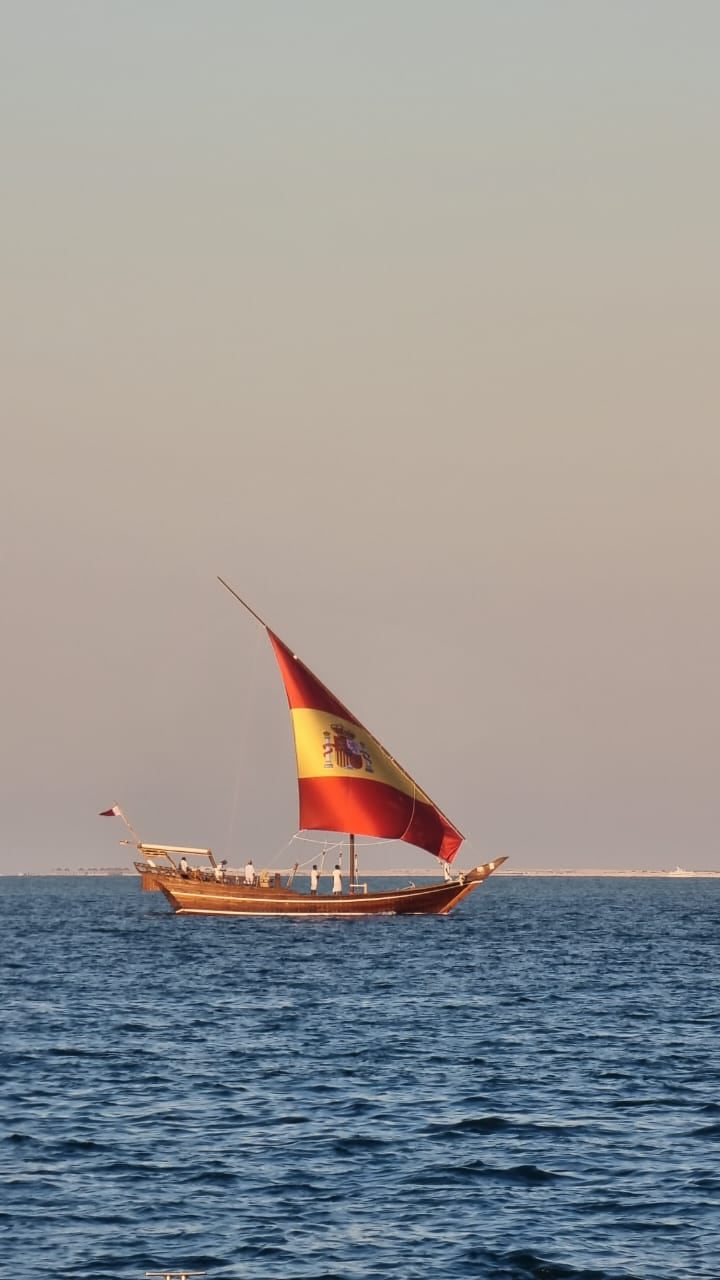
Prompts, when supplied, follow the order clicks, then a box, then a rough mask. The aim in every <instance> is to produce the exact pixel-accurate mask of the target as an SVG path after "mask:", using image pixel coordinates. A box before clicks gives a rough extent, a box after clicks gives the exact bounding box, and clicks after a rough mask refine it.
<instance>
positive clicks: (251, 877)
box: [245, 858, 255, 884]
mask: <svg viewBox="0 0 720 1280" xmlns="http://www.w3.org/2000/svg"><path fill="white" fill-rule="evenodd" d="M245 883H246V884H254V883H255V868H254V866H253V864H252V858H251V859H250V861H249V862H248V863H246V865H245Z"/></svg>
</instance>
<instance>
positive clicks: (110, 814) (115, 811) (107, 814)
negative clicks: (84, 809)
mask: <svg viewBox="0 0 720 1280" xmlns="http://www.w3.org/2000/svg"><path fill="white" fill-rule="evenodd" d="M98 817H99V818H121V817H122V814H121V812H120V809H119V807H118V805H116V804H114V805H113V807H112V809H103V811H102V813H99V814H98Z"/></svg>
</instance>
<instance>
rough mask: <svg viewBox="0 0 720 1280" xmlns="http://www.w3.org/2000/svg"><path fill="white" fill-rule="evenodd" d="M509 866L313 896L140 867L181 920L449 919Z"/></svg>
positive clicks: (495, 865)
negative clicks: (412, 883)
mask: <svg viewBox="0 0 720 1280" xmlns="http://www.w3.org/2000/svg"><path fill="white" fill-rule="evenodd" d="M503 862H505V858H496V859H495V860H494V861H493V862H486V863H484V864H483V865H482V866H479V867H473V868H472V869H471V870H470V871H466V872H464V873H463V874H461V875H459V876H457V877H456V878H454V879H452V880H442V881H439V882H438V883H436V884H430V885H420V886H409V887H408V888H406V889H389V890H387V891H382V890H381V891H380V892H374V893H359V892H358V893H343V894H337V895H336V894H317V895H315V894H310V893H298V892H297V891H296V890H294V889H290V888H282V887H281V886H278V885H272V886H269V887H260V886H259V885H253V886H249V885H243V884H225V883H222V882H217V881H215V880H203V879H196V878H193V877H192V876H190V877H183V876H181V875H179V874H178V873H177V872H175V871H165V870H150V869H149V868H148V867H147V865H146V864H144V863H136V864H135V865H136V867H137V870H138V872H139V873H140V876H141V878H142V887H143V889H160V890H161V891H162V893H163V894H164V895H165V897H166V898H167V900H168V902H169V903H170V906H171V907H172V908H173V911H175V913H176V914H177V915H203V916H325V917H328V916H332V917H337V916H374V915H433V916H442V915H447V913H448V912H449V911H452V909H453V908H454V907H456V906H457V905H458V903H460V902H462V900H463V898H466V897H467V896H468V895H469V894H470V893H472V892H473V890H475V889H477V887H478V886H479V885H480V884H482V882H483V881H484V880H487V878H488V876H490V875H492V873H493V871H496V870H497V868H498V867H499V866H500V865H501V864H502V863H503Z"/></svg>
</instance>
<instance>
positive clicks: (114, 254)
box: [0, 0, 720, 873]
mask: <svg viewBox="0 0 720 1280" xmlns="http://www.w3.org/2000/svg"><path fill="white" fill-rule="evenodd" d="M719 40H720V7H718V5H717V4H716V3H714V0H707V2H704V0H686V3H684V4H677V3H675V2H674V0H673V2H666V0H626V2H624V3H620V2H619V0H618V2H617V3H613V2H612V0H611V2H610V3H608V0H588V2H587V3H585V4H582V5H580V4H576V3H571V2H570V0H564V2H562V0H557V2H551V0H516V3H513V4H507V3H506V2H505V0H495V2H494V3H491V2H490V0H443V2H442V3H439V2H436V0H433V2H429V0H382V2H380V0H364V3H363V4H361V5H359V4H355V3H350V0H303V2H302V3H296V2H291V0H245V2H243V0H206V3H203V4H198V3H195V2H192V3H191V2H190V0H154V3H150V4H148V3H147V0H143V2H142V3H140V0H123V3H119V2H115V3H113V2H112V0H7V2H6V3H5V4H3V5H2V6H0V153H1V155H2V164H1V165H0V184H1V187H2V191H1V198H2V223H3V236H2V248H1V249H0V252H1V253H2V294H1V302H0V352H1V355H0V360H1V361H2V376H1V378H0V445H1V450H2V452H1V457H2V466H1V467H0V535H1V536H0V555H1V557H2V559H1V562H0V563H1V565H2V631H1V633H0V635H1V644H2V658H3V660H2V664H1V667H0V697H1V700H2V714H1V716H0V726H1V727H0V804H1V812H2V831H1V835H0V873H14V872H17V871H22V870H24V871H30V872H42V871H47V870H50V869H52V868H55V867H57V866H70V867H82V866H108V865H117V864H119V863H121V862H124V861H125V860H127V859H128V851H127V850H124V849H121V848H120V847H119V846H118V840H119V839H120V838H121V836H122V834H123V832H122V830H120V829H118V828H119V824H117V823H116V824H115V825H113V824H111V823H109V822H105V821H102V822H101V821H100V820H99V819H98V818H97V816H96V815H97V813H98V812H99V810H101V809H105V808H108V807H109V806H110V805H112V804H113V803H116V802H117V803H119V804H121V805H122V806H123V808H124V810H125V811H126V812H127V813H128V815H129V816H130V817H131V819H132V821H133V823H134V825H135V827H136V828H137V830H138V831H139V833H140V835H141V837H142V838H143V839H144V840H146V841H163V842H167V843H171V844H183V845H184V844H187V845H197V846H202V847H205V846H208V845H210V846H211V847H212V848H213V849H215V850H216V851H217V852H218V854H220V855H222V856H227V857H229V859H230V861H231V862H243V861H244V859H245V857H246V856H254V860H255V864H256V866H263V865H269V866H284V865H287V864H288V863H289V861H292V860H294V859H295V856H297V855H296V854H293V855H292V857H291V855H290V853H289V852H288V851H287V841H288V839H289V837H291V835H292V833H293V832H294V830H295V827H296V823H297V811H296V795H295V780H294V763H293V748H292V742H291V738H290V727H289V719H288V715H287V705H286V702H285V696H284V693H283V690H282V687H281V684H280V681H279V677H278V673H277V670H276V668H275V665H274V658H273V656H272V653H271V650H270V647H269V645H268V643H267V638H266V636H265V634H264V632H263V631H262V628H260V627H259V626H258V625H257V624H256V623H254V622H253V620H252V618H250V617H249V616H248V615H247V614H245V613H244V612H243V611H242V610H241V608H240V607H239V606H238V605H237V604H236V603H235V602H234V601H233V600H232V598H231V597H230V596H229V595H228V593H227V592H225V591H224V590H223V588H222V587H221V586H220V585H219V583H218V582H217V575H218V574H220V575H222V576H223V577H224V578H226V579H227V580H228V581H229V582H231V583H232V584H233V586H234V587H235V588H236V589H237V590H238V591H239V592H240V594H241V595H242V596H243V597H244V598H245V599H247V600H248V601H249V602H250V603H251V604H252V606H253V608H254V609H256V610H257V612H258V613H260V614H261V615H262V616H263V617H264V618H265V619H266V620H267V621H268V622H269V623H270V625H271V626H272V627H273V629H274V630H275V631H276V632H278V634H279V635H280V636H281V637H282V638H283V639H284V640H285V641H286V642H287V643H288V644H289V645H290V646H291V647H293V648H294V650H295V651H296V652H297V653H298V654H299V655H300V656H301V657H302V658H303V660H304V661H305V662H306V663H307V664H308V665H309V666H310V667H311V668H312V669H313V670H314V671H315V672H316V673H317V674H318V675H319V676H320V678H321V679H322V680H323V681H324V682H325V683H326V684H327V685H329V686H330V688H332V690H333V691H334V692H335V693H336V694H337V696H338V697H339V698H340V699H341V700H342V701H343V702H344V703H345V704H346V705H347V706H349V707H350V708H351V709H352V710H353V711H354V712H355V713H356V714H357V716H358V717H359V718H360V719H361V720H362V722H363V723H364V724H366V725H367V726H368V728H369V729H370V730H371V731H372V732H373V733H374V734H375V735H376V736H377V737H378V738H379V739H380V740H381V741H382V742H384V743H385V744H386V746H387V747H388V748H389V749H390V750H391V751H392V753H393V755H395V756H396V757H397V758H398V759H399V760H400V761H401V762H402V763H403V764H404V765H405V767H406V768H407V769H408V770H409V771H410V772H411V773H412V774H413V776H414V777H415V778H416V779H417V781H418V782H419V784H420V785H421V786H422V787H423V788H424V789H425V790H426V791H427V792H428V793H429V794H430V795H431V796H432V797H433V799H434V800H436V802H437V803H438V804H439V805H440V807H441V808H442V809H443V810H444V811H445V812H446V813H447V814H448V816H449V817H450V818H451V819H452V821H453V822H455V823H456V825H457V826H458V827H459V828H460V829H461V831H463V832H464V833H465V834H466V836H467V843H466V845H465V846H464V847H463V849H462V850H461V852H460V854H459V855H458V859H457V865H458V866H467V865H474V864H475V863H476V862H478V861H485V860H487V859H488V858H492V857H494V856H499V855H501V854H502V855H505V856H508V857H509V858H510V859H511V862H509V863H508V869H510V868H512V869H514V870H517V871H520V870H532V869H538V868H546V867H554V868H577V869H582V868H588V867H597V868H606V869H612V868H622V867H656V868H672V867H674V866H675V865H676V864H679V865H681V866H684V867H688V868H696V869H720V852H719V848H718V832H719V831H720V802H719V800H718V785H717V767H718V746H719V745H720V743H719V732H718V725H719V724H720V700H719V698H718V677H717V655H718V651H719V650H720V603H719V599H718V547H719V545H720V538H719V535H720V528H719V526H720V516H719V515H718V481H719V479H720V439H719V435H718V403H719V399H720V397H719V393H718V368H719V367H720V362H719V361H718V350H717V348H718V319H719V311H720V307H719V288H720V255H719V254H718V226H719V225H720V170H719V169H718V164H717V156H718V141H719V139H718V134H719V131H720V77H718V75H717V51H718V42H719ZM307 848H308V850H309V852H308V857H309V858H311V859H312V857H313V853H314V851H315V846H313V845H308V846H307ZM384 855H385V850H382V849H375V848H370V849H365V850H363V858H364V865H365V866H366V868H367V869H368V870H373V869H379V867H381V866H382V865H383V863H382V857H383V856H384ZM302 856H303V857H304V853H303V854H302ZM398 861H399V863H400V865H402V866H408V865H410V866H416V867H422V866H424V865H425V862H424V855H423V854H421V853H415V852H414V851H413V850H408V851H401V854H400V856H399V859H398ZM433 868H434V864H433V863H432V860H429V866H428V870H429V871H432V870H433Z"/></svg>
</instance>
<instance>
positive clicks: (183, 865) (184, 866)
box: [178, 854, 190, 876]
mask: <svg viewBox="0 0 720 1280" xmlns="http://www.w3.org/2000/svg"><path fill="white" fill-rule="evenodd" d="M178 869H179V871H180V875H181V876H189V875H190V867H189V866H188V860H187V858H186V857H185V854H183V856H182V858H181V859H180V863H179V868H178Z"/></svg>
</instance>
